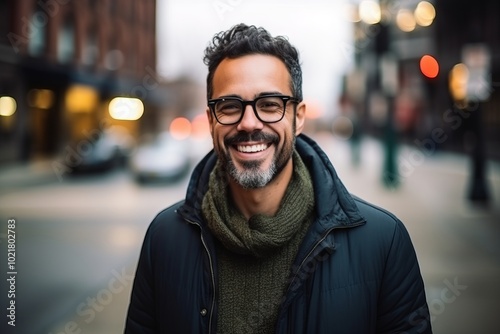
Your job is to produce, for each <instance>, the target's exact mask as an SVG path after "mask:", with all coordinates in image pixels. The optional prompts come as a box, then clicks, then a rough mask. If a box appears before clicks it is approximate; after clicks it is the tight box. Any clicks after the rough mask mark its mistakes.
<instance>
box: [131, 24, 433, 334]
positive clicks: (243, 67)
mask: <svg viewBox="0 0 500 334" xmlns="http://www.w3.org/2000/svg"><path fill="white" fill-rule="evenodd" d="M204 60H205V63H206V64H207V65H208V77H207V99H208V106H207V109H206V113H207V116H208V119H209V124H210V131H211V135H212V138H213V146H214V150H213V151H212V152H210V153H209V154H208V155H207V156H206V157H205V158H204V159H203V160H202V161H201V162H200V163H199V164H198V166H197V167H196V169H195V170H194V172H193V175H192V177H191V181H190V183H189V186H188V190H187V195H186V198H185V200H183V201H181V202H179V203H177V204H174V205H172V206H170V207H169V208H166V209H165V210H163V211H162V212H160V213H159V214H158V216H157V217H156V218H155V219H154V221H153V222H152V223H151V225H150V227H149V229H148V231H147V233H146V236H145V240H144V244H143V246H142V250H141V255H140V259H139V264H138V267H137V272H136V276H135V281H134V285H133V291H132V296H131V300H130V305H129V310H128V316H127V321H126V329H125V332H126V333H349V334H352V333H364V334H366V333H401V332H405V333H431V326H430V322H429V311H428V307H427V304H426V299H425V293H424V285H423V281H422V278H421V274H420V269H419V265H418V262H417V258H416V255H415V251H414V248H413V245H412V243H411V240H410V237H409V235H408V233H407V231H406V229H405V227H404V226H403V224H402V223H401V222H400V221H399V220H398V219H397V218H396V217H395V216H394V215H392V214H391V213H389V212H387V211H385V210H383V209H380V208H378V207H375V206H373V205H371V204H369V203H367V202H365V201H363V200H361V199H359V198H357V197H353V196H351V195H350V194H349V193H348V192H347V190H346V188H345V187H344V186H343V184H342V182H341V181H340V179H339V178H338V176H337V174H336V172H335V170H334V168H333V166H332V164H331V163H330V161H329V160H328V158H327V156H326V154H325V153H324V152H323V151H322V150H321V149H320V148H319V147H318V145H317V144H316V143H315V142H314V141H313V140H312V139H310V138H309V137H307V136H305V135H304V134H301V133H302V130H303V129H304V122H305V114H306V104H305V103H304V102H303V99H302V88H301V86H302V72H301V67H300V64H299V57H298V53H297V50H296V49H295V48H294V47H293V46H292V45H291V44H290V43H289V41H288V40H287V39H286V38H284V37H273V36H271V35H270V34H269V33H268V32H267V31H266V30H265V29H263V28H257V27H255V26H247V25H244V24H239V25H236V26H234V27H233V28H231V29H230V30H228V31H225V32H221V33H219V34H217V35H215V36H214V38H213V40H212V42H211V44H210V45H209V46H208V47H207V49H206V50H205V58H204Z"/></svg>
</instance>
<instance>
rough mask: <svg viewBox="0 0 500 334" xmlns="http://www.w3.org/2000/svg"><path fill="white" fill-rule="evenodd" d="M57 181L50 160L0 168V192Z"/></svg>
mask: <svg viewBox="0 0 500 334" xmlns="http://www.w3.org/2000/svg"><path fill="white" fill-rule="evenodd" d="M58 181H59V180H58V178H57V174H56V173H55V172H54V170H53V169H52V161H51V160H41V161H37V162H26V163H17V164H11V165H7V166H0V192H5V191H7V190H8V189H12V188H27V187H31V186H36V185H41V184H46V183H50V182H58Z"/></svg>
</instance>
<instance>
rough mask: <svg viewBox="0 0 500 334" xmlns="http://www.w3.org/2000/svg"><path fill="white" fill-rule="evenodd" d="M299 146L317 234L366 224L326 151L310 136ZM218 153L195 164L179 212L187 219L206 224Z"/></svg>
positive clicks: (213, 153)
mask: <svg viewBox="0 0 500 334" xmlns="http://www.w3.org/2000/svg"><path fill="white" fill-rule="evenodd" d="M295 147H296V149H297V152H298V153H299V155H300V156H301V158H302V160H303V161H304V163H305V165H306V166H307V168H308V169H309V171H310V174H311V177H312V179H313V180H312V181H313V186H314V194H315V201H316V217H317V224H316V226H315V230H316V233H319V234H322V232H324V231H325V230H329V229H331V228H337V227H338V228H345V227H351V226H358V225H359V224H361V223H364V218H363V217H362V216H361V214H360V213H359V211H358V209H357V206H356V204H355V203H354V200H353V198H352V197H351V195H350V194H349V193H348V191H347V189H346V188H345V187H344V185H343V184H342V181H340V179H339V177H338V175H337V172H336V171H335V168H334V167H333V165H332V163H331V162H330V160H329V159H328V156H327V155H326V153H325V152H324V151H323V150H322V149H321V148H320V147H319V146H318V144H317V143H316V142H315V141H314V140H312V139H311V138H309V137H308V136H306V135H304V134H301V135H299V136H298V137H297V141H296V146H295ZM216 161H217V155H216V154H215V152H214V151H213V150H212V151H210V152H209V153H208V154H207V155H206V156H205V157H204V158H203V159H202V160H201V161H200V163H199V164H198V165H197V166H196V167H195V169H194V171H193V173H192V176H191V179H190V181H189V185H188V189H187V193H186V200H185V203H184V204H183V205H182V207H181V208H180V209H179V213H180V214H181V215H182V216H183V217H184V218H186V219H188V220H191V221H196V222H198V223H199V224H200V226H201V227H203V226H204V222H203V218H202V214H201V204H202V201H203V196H204V195H205V193H206V191H207V187H208V179H209V176H210V172H211V171H212V169H213V168H214V166H215V163H216Z"/></svg>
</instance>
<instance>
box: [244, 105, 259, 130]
mask: <svg viewBox="0 0 500 334" xmlns="http://www.w3.org/2000/svg"><path fill="white" fill-rule="evenodd" d="M263 127H264V124H263V123H262V122H261V121H260V120H259V119H258V118H257V115H255V112H254V110H253V108H252V106H251V105H246V106H245V109H244V110H243V117H242V118H241V121H240V122H239V123H238V126H237V130H238V131H246V132H253V131H255V130H262V128H263Z"/></svg>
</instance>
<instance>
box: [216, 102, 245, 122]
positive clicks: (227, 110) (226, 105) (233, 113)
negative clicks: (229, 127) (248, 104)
mask: <svg viewBox="0 0 500 334" xmlns="http://www.w3.org/2000/svg"><path fill="white" fill-rule="evenodd" d="M241 112H242V106H241V102H240V101H239V100H232V99H225V100H222V101H219V102H217V103H216V104H215V113H216V116H217V120H218V121H219V122H220V123H222V124H232V123H236V122H238V120H239V119H240V116H241Z"/></svg>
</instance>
